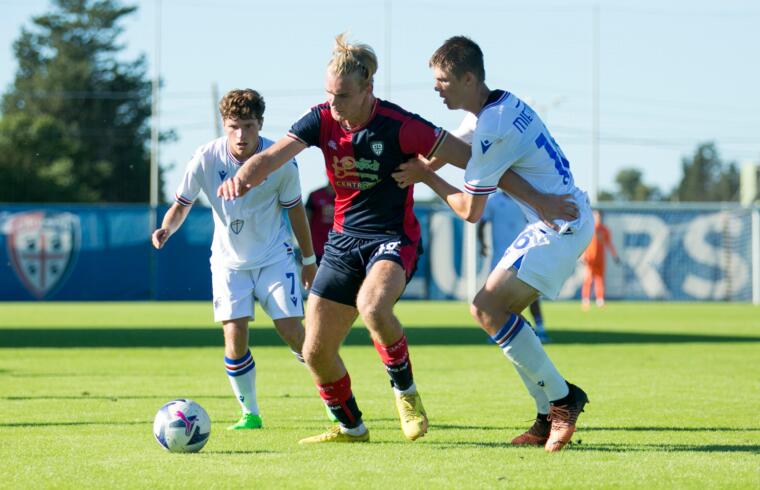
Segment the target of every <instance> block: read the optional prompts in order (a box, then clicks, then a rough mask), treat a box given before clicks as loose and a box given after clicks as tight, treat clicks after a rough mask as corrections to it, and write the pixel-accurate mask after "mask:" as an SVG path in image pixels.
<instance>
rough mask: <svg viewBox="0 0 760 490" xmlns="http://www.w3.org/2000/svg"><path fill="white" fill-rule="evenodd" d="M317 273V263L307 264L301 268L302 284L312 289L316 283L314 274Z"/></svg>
mask: <svg viewBox="0 0 760 490" xmlns="http://www.w3.org/2000/svg"><path fill="white" fill-rule="evenodd" d="M316 275H317V264H310V265H305V266H303V267H302V268H301V284H303V287H304V288H306V289H310V288H311V285H312V284H313V283H314V276H316Z"/></svg>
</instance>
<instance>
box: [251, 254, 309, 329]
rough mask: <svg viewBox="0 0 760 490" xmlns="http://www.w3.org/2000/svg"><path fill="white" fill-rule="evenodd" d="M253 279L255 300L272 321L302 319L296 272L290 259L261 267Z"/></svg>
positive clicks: (301, 300)
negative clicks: (254, 282) (254, 281)
mask: <svg viewBox="0 0 760 490" xmlns="http://www.w3.org/2000/svg"><path fill="white" fill-rule="evenodd" d="M255 279H256V285H255V287H254V293H255V294H256V298H258V300H259V303H260V304H261V307H262V308H263V309H264V311H266V313H267V315H269V317H270V318H271V319H272V320H279V319H281V318H302V317H303V298H302V297H301V288H300V284H299V279H298V270H297V266H296V263H295V260H293V258H292V257H290V256H289V257H287V258H286V259H284V260H280V261H278V262H275V263H274V264H270V265H267V266H265V267H262V268H261V269H259V270H258V271H257V274H256V277H255Z"/></svg>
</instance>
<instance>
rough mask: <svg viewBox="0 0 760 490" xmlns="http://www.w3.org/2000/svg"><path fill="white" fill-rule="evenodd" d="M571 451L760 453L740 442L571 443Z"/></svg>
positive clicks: (751, 446)
mask: <svg viewBox="0 0 760 490" xmlns="http://www.w3.org/2000/svg"><path fill="white" fill-rule="evenodd" d="M569 450H570V451H589V452H591V451H596V452H610V453H629V452H661V451H662V452H683V453H691V452H696V453H749V454H760V446H758V445H756V444H755V445H746V446H745V445H739V444H702V445H700V444H571V445H570V446H569Z"/></svg>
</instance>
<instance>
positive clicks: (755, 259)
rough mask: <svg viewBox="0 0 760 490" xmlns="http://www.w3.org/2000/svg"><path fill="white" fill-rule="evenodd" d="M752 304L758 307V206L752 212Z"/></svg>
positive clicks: (759, 269) (759, 279)
mask: <svg viewBox="0 0 760 490" xmlns="http://www.w3.org/2000/svg"><path fill="white" fill-rule="evenodd" d="M752 303H753V304H755V305H759V306H760V206H755V208H754V209H753V210H752Z"/></svg>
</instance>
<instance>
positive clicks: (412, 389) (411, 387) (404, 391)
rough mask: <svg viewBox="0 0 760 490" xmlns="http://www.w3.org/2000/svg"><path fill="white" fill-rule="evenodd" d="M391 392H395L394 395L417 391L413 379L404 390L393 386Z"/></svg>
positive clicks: (409, 393)
mask: <svg viewBox="0 0 760 490" xmlns="http://www.w3.org/2000/svg"><path fill="white" fill-rule="evenodd" d="M393 393H395V395H396V396H400V395H411V394H412V393H417V385H416V384H415V383H414V381H412V384H411V385H410V386H409V388H407V389H405V390H399V389H396V388H395V387H394V388H393Z"/></svg>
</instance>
